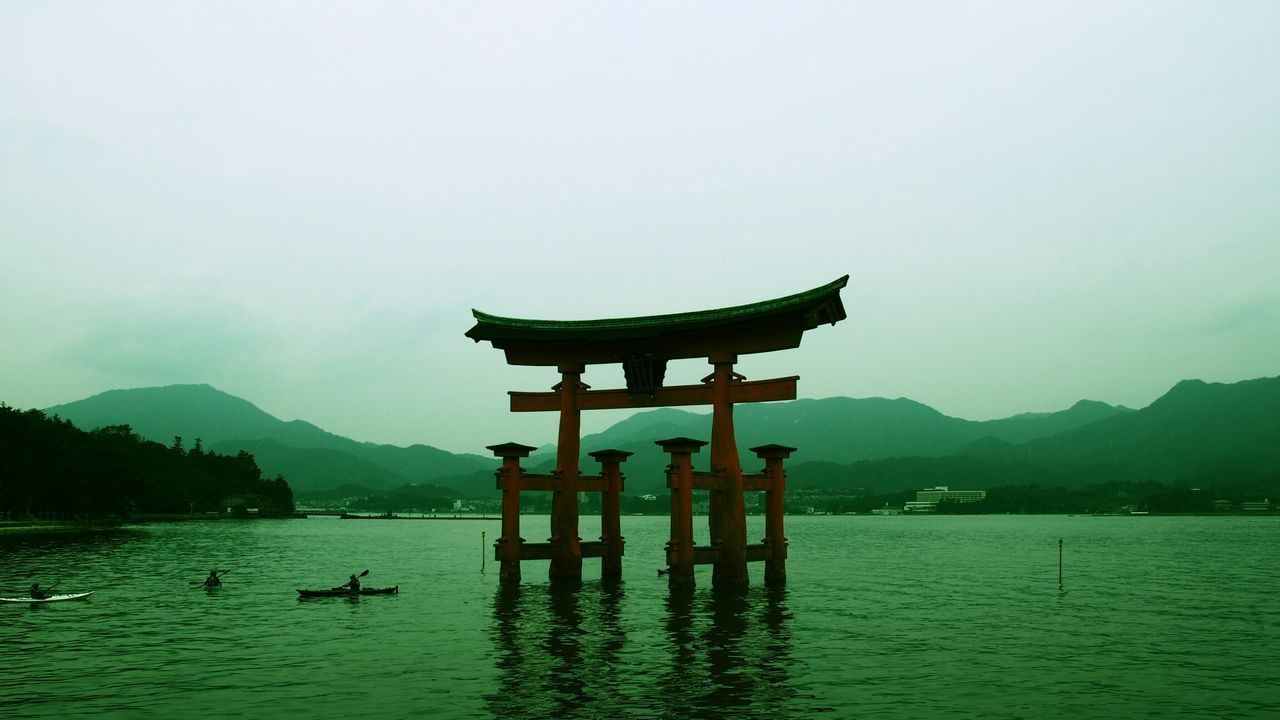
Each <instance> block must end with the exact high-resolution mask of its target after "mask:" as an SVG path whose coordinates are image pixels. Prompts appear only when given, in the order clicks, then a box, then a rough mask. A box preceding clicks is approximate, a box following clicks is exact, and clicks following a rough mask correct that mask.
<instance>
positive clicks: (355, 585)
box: [334, 575, 360, 593]
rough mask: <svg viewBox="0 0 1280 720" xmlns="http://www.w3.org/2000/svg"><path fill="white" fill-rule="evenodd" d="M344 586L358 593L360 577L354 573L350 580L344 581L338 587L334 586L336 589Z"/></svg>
mask: <svg viewBox="0 0 1280 720" xmlns="http://www.w3.org/2000/svg"><path fill="white" fill-rule="evenodd" d="M343 588H346V589H348V590H350V591H351V592H353V593H358V592H360V578H358V577H356V576H355V575H352V576H351V579H350V580H348V581H346V582H344V583H342V584H341V585H339V586H338V587H336V588H334V589H335V590H342V589H343Z"/></svg>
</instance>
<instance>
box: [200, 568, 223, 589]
mask: <svg viewBox="0 0 1280 720" xmlns="http://www.w3.org/2000/svg"><path fill="white" fill-rule="evenodd" d="M204 586H205V587H222V578H220V577H218V571H217V570H210V571H209V577H207V578H205V579H204Z"/></svg>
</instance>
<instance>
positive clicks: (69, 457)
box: [0, 404, 293, 519]
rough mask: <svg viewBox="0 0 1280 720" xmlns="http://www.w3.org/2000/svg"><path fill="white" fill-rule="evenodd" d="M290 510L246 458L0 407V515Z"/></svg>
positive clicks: (276, 486) (283, 493) (286, 497)
mask: <svg viewBox="0 0 1280 720" xmlns="http://www.w3.org/2000/svg"><path fill="white" fill-rule="evenodd" d="M228 507H235V508H240V509H244V508H248V507H256V508H259V509H261V510H262V511H264V512H276V513H287V512H291V511H292V510H293V492H292V490H291V489H290V488H289V484H288V483H287V482H285V480H284V479H283V478H281V477H276V478H275V479H274V480H265V479H263V477H262V471H261V470H260V469H259V468H258V465H257V462H256V461H255V460H254V457H253V456H252V455H250V454H249V453H246V452H240V453H237V454H235V455H222V454H219V453H213V452H207V451H206V450H205V449H204V448H203V447H202V445H201V443H198V442H197V443H195V444H194V445H193V446H192V447H191V449H190V450H188V449H186V448H185V447H184V443H183V442H182V441H181V439H177V438H175V441H174V442H173V443H172V444H171V445H169V446H165V445H162V444H160V443H158V442H153V441H149V440H144V439H142V438H141V437H139V436H138V435H137V433H135V432H133V430H132V428H130V427H129V426H128V425H109V426H106V427H101V428H97V429H95V430H93V431H91V432H86V431H84V430H81V429H80V428H77V427H76V426H75V425H73V424H72V423H71V422H70V421H68V420H65V419H62V418H57V417H48V416H46V415H45V414H44V413H43V412H41V411H39V410H27V411H19V410H16V409H14V408H11V407H9V406H7V405H4V404H0V515H2V516H4V517H8V518H12V519H19V518H28V517H47V518H58V519H77V518H96V517H108V516H114V517H119V518H127V517H129V516H130V515H134V514H140V513H188V512H192V511H194V512H212V511H225V510H226V508H228Z"/></svg>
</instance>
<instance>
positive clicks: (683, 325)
mask: <svg viewBox="0 0 1280 720" xmlns="http://www.w3.org/2000/svg"><path fill="white" fill-rule="evenodd" d="M848 281H849V276H848V275H845V276H844V277H842V278H840V279H838V280H836V281H834V282H831V283H829V284H827V285H824V286H822V287H819V288H815V289H813V290H809V291H807V292H802V293H798V294H795V295H789V296H786V297H782V298H777V299H774V300H766V301H764V302H758V303H753V304H750V305H740V306H736V307H729V308H721V309H717V310H705V311H700V312H689V313H679V314H673V315H652V316H647V317H635V318H616V319H603V320H568V321H559V320H527V319H519V318H507V317H498V316H496V315H489V314H486V313H483V312H480V311H479V310H472V314H473V315H474V316H475V320H476V324H475V326H474V327H472V328H471V329H470V330H468V331H467V333H466V335H467V337H469V338H471V339H473V340H475V341H476V342H480V341H482V340H487V341H489V342H491V343H492V344H493V347H494V348H497V349H499V350H502V351H504V352H505V353H506V358H507V363H508V364H511V365H538V366H554V367H556V368H557V370H558V372H559V373H560V382H559V383H558V384H557V385H555V386H554V387H553V388H552V391H551V392H514V391H513V392H510V393H509V395H510V398H511V411H512V412H539V411H559V413H560V428H559V435H558V439H557V444H556V470H555V472H554V473H552V474H551V475H533V474H531V473H526V472H524V471H523V469H522V468H521V467H520V464H519V462H520V458H522V457H527V456H528V455H529V453H530V452H532V451H533V449H534V448H532V447H529V446H527V445H519V444H516V443H506V444H502V445H491V446H489V449H490V450H491V451H493V453H494V455H496V456H498V457H501V458H503V466H502V469H500V470H498V473H497V474H498V488H499V489H500V490H502V493H503V496H502V537H501V538H499V539H498V541H497V542H496V543H495V544H494V554H495V559H496V560H499V561H500V562H501V570H500V575H499V578H500V580H501V581H502V582H519V580H520V561H521V560H533V559H549V560H551V567H550V570H549V572H548V575H549V578H550V579H551V580H552V581H556V580H580V579H581V577H582V558H583V557H600V558H602V563H603V564H602V568H601V572H602V576H604V577H617V576H620V575H621V572H622V560H621V558H622V546H623V540H622V537H621V528H620V518H619V514H620V513H619V504H618V496H619V493H620V492H621V490H622V473H621V471H620V463H622V462H623V461H625V460H626V458H627V456H628V455H630V453H627V452H623V451H619V450H612V449H607V450H600V451H597V452H593V453H591V455H592V457H594V458H596V460H597V461H599V462H600V463H601V466H602V472H601V475H599V476H594V477H584V476H582V475H581V474H580V470H579V467H578V458H579V454H580V450H581V429H580V428H581V422H580V419H581V411H583V410H600V409H625V408H647V407H667V406H675V405H711V406H712V422H711V468H712V469H711V472H694V471H693V470H692V462H691V456H692V454H693V453H695V452H697V451H698V450H699V449H700V448H701V447H702V446H703V445H706V444H707V443H706V442H703V441H701V440H693V439H690V438H670V439H667V440H660V441H657V443H658V444H659V445H661V446H662V447H663V449H664V450H665V451H666V452H668V453H669V454H670V455H671V460H672V462H671V465H669V466H668V473H667V485H668V487H669V488H671V541H670V542H669V543H668V544H667V565H668V574H669V582H670V584H671V586H672V587H684V586H692V585H693V567H694V565H701V564H712V565H714V571H713V575H712V584H713V585H716V586H724V585H741V584H745V583H746V582H747V580H748V576H747V562H748V561H753V560H764V561H765V582H766V583H769V584H780V583H783V582H785V580H786V565H785V559H786V539H785V537H784V536H783V534H782V513H783V509H782V494H783V490H784V487H785V474H784V473H783V470H782V460H783V459H785V458H786V457H788V456H789V455H790V453H791V452H792V451H794V450H795V448H788V447H784V446H780V445H765V446H761V447H757V448H752V450H753V451H754V452H755V453H756V454H757V456H759V457H761V458H762V459H765V460H766V463H767V465H766V469H765V472H764V473H763V474H758V475H744V474H743V472H742V467H741V463H740V461H739V459H738V445H737V441H736V439H735V437H734V430H733V405H734V404H735V403H741V402H765V401H773V400H794V399H795V398H796V381H797V380H798V379H799V377H798V376H791V377H785V378H776V379H772V380H759V381H754V382H748V381H746V379H745V378H744V377H743V376H741V375H739V374H737V373H735V372H734V371H733V366H734V364H735V363H736V362H737V359H738V356H739V355H746V354H750V353H761V352H773V351H776V350H787V349H791V348H795V347H798V346H799V345H800V339H801V336H802V335H803V334H804V332H805V331H806V330H811V329H813V328H815V327H817V326H818V325H821V324H824V323H830V324H832V325H834V324H835V323H837V322H839V321H840V320H843V319H844V318H845V317H846V316H845V311H844V306H843V305H842V304H841V302H840V290H841V289H842V288H843V287H844V286H845V285H846V284H847V283H848ZM698 357H705V358H707V361H708V362H709V363H710V364H711V365H712V366H713V368H714V370H713V372H712V373H711V374H710V375H708V376H707V377H705V378H703V381H702V384H701V385H680V386H673V387H665V386H663V377H664V376H665V374H666V367H667V362H668V361H670V360H677V359H686V358H698ZM614 363H620V364H621V365H622V367H623V372H624V375H625V378H626V385H627V387H626V388H625V389H616V390H592V389H590V388H589V387H588V386H586V385H584V384H582V382H581V380H580V378H581V375H582V373H583V371H584V370H585V369H586V366H587V365H596V364H614ZM697 489H706V490H710V491H711V504H710V517H709V522H710V528H711V546H710V547H707V548H695V547H694V545H693V525H692V491H693V490H697ZM521 490H545V491H550V492H552V493H554V495H553V498H552V510H551V538H550V540H549V541H548V542H546V543H527V542H525V540H524V538H521V537H520V491H521ZM744 490H764V491H765V492H766V493H767V498H766V503H765V505H766V520H765V541H764V542H763V543H762V544H759V545H749V544H748V543H747V537H746V509H745V506H744V504H743V498H742V493H743V491H744ZM581 491H592V492H601V493H603V498H602V502H601V515H602V517H601V530H602V533H603V534H602V537H601V540H600V542H598V543H584V542H581V541H580V539H579V537H578V493H579V492H581Z"/></svg>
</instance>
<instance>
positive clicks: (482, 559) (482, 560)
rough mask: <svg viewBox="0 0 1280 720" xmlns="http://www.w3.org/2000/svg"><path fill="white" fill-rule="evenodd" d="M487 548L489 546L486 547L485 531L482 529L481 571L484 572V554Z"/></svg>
mask: <svg viewBox="0 0 1280 720" xmlns="http://www.w3.org/2000/svg"><path fill="white" fill-rule="evenodd" d="M487 549H488V548H486V547H485V541H484V531H483V530H481V531H480V572H484V556H485V550H487Z"/></svg>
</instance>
